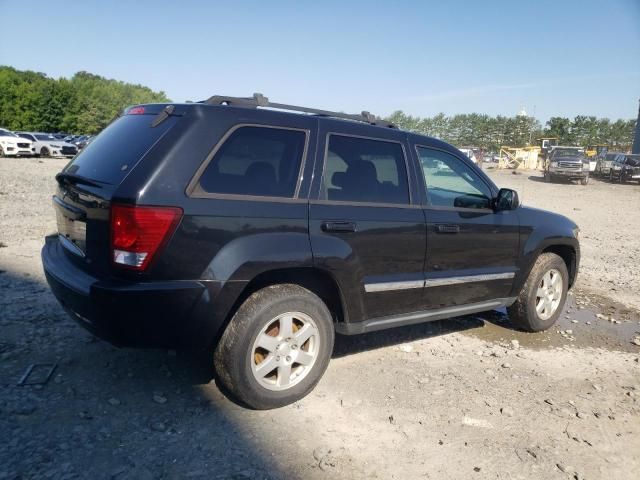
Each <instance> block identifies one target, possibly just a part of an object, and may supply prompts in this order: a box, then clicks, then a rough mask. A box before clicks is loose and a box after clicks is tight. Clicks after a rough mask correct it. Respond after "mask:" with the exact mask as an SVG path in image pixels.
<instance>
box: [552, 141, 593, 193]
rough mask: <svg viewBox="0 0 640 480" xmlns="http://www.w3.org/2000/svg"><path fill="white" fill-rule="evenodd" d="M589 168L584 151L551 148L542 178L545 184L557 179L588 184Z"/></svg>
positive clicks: (569, 148) (570, 148) (572, 148)
mask: <svg viewBox="0 0 640 480" xmlns="http://www.w3.org/2000/svg"><path fill="white" fill-rule="evenodd" d="M590 172H591V167H590V165H589V159H588V158H587V157H586V156H585V155H584V150H583V149H582V148H578V147H553V149H552V150H551V152H550V153H549V158H547V160H546V161H545V167H544V178H545V180H546V181H547V182H553V181H556V180H558V179H561V178H562V179H565V180H579V181H580V183H581V184H582V185H586V184H587V183H589V173H590Z"/></svg>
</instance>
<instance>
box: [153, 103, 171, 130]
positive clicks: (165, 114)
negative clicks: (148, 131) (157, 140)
mask: <svg viewBox="0 0 640 480" xmlns="http://www.w3.org/2000/svg"><path fill="white" fill-rule="evenodd" d="M175 109H176V106H175V105H167V106H166V107H164V108H163V109H162V111H161V112H160V113H158V114H157V115H156V116H155V117H154V119H153V121H152V122H151V128H154V127H157V126H158V125H160V124H161V123H162V122H164V121H165V120H166V119H167V118H169V117H170V116H171V115H173V111H174V110H175Z"/></svg>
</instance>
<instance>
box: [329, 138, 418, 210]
mask: <svg viewBox="0 0 640 480" xmlns="http://www.w3.org/2000/svg"><path fill="white" fill-rule="evenodd" d="M323 196H324V199H326V200H337V201H343V202H344V201H347V202H367V203H371V202H372V203H394V204H407V203H409V188H408V182H407V170H406V168H405V160H404V152H403V150H402V146H401V145H400V144H399V143H395V142H386V141H381V140H371V139H366V138H358V137H346V136H341V135H336V134H332V135H330V136H329V145H328V148H327V156H326V159H325V166H324V174H323Z"/></svg>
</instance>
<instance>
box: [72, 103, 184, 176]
mask: <svg viewBox="0 0 640 480" xmlns="http://www.w3.org/2000/svg"><path fill="white" fill-rule="evenodd" d="M153 118H154V116H153V115H125V116H123V117H120V118H119V119H117V120H116V121H115V122H113V123H112V124H111V125H109V126H108V127H107V128H105V129H104V130H103V131H102V133H100V135H98V136H97V137H95V138H94V139H93V141H92V142H91V143H90V144H88V145H87V146H86V147H85V148H84V149H83V150H82V151H81V152H80V154H79V155H78V156H76V158H75V159H74V160H73V162H71V164H69V165H68V166H67V167H66V168H65V169H64V171H65V172H68V173H73V174H76V175H80V176H82V177H85V178H89V179H91V180H97V181H98V182H102V183H108V184H113V185H116V184H118V183H120V182H121V181H122V180H123V179H124V177H125V176H126V175H127V174H128V173H129V172H130V171H131V169H132V168H134V167H135V166H136V165H137V164H138V162H139V161H140V159H141V158H142V157H143V156H144V155H145V154H146V153H147V152H148V151H149V150H150V149H151V147H152V146H153V145H154V144H155V143H156V142H157V141H158V140H159V139H160V137H162V135H163V134H164V133H166V132H167V131H168V130H169V129H170V128H171V127H172V126H173V125H175V123H176V122H177V121H178V117H169V118H167V119H166V120H165V121H164V122H162V123H161V124H160V125H158V126H157V127H151V122H152V121H153Z"/></svg>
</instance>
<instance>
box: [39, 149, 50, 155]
mask: <svg viewBox="0 0 640 480" xmlns="http://www.w3.org/2000/svg"><path fill="white" fill-rule="evenodd" d="M50 155H51V153H50V152H49V149H48V148H47V147H42V148H41V149H40V156H41V157H48V156H50Z"/></svg>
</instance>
